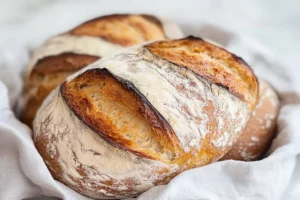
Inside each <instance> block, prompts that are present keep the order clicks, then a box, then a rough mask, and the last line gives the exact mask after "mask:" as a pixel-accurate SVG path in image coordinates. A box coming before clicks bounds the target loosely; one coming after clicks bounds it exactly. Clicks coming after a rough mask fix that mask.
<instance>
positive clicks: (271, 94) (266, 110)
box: [221, 79, 279, 161]
mask: <svg viewBox="0 0 300 200" xmlns="http://www.w3.org/2000/svg"><path fill="white" fill-rule="evenodd" d="M278 113H279V100H278V97H277V95H276V93H275V91H274V90H273V89H272V88H271V86H269V85H268V84H267V83H266V82H265V81H263V80H261V79H260V80H259V98H258V103H257V105H256V107H255V109H254V111H253V112H252V114H251V117H250V119H249V121H248V122H247V125H246V127H245V130H244V131H243V133H242V135H241V136H240V138H239V139H238V141H237V142H236V143H235V144H234V145H233V147H232V149H231V150H230V151H229V152H228V153H227V154H226V155H225V156H224V157H223V158H222V159H221V160H230V159H232V160H244V161H251V160H257V159H259V158H260V157H261V156H262V155H263V154H264V153H265V152H266V151H267V149H268V148H269V146H270V144H271V142H272V139H273V138H274V136H275V129H276V119H277V116H278Z"/></svg>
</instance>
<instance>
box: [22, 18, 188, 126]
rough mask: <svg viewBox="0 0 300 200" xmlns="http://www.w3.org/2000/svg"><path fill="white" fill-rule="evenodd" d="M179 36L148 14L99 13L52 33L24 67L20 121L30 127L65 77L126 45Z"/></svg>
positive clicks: (171, 25)
mask: <svg viewBox="0 0 300 200" xmlns="http://www.w3.org/2000/svg"><path fill="white" fill-rule="evenodd" d="M179 37H182V32H181V30H180V28H179V27H178V26H177V25H175V24H174V23H172V22H170V21H168V20H165V19H159V18H156V17H154V16H150V15H109V16H103V17H99V18H96V19H93V20H91V21H88V22H86V23H83V24H81V25H79V26H78V27H76V28H74V29H72V30H70V31H68V32H67V33H64V34H61V35H57V36H54V37H52V38H50V39H49V40H47V41H46V42H45V43H44V44H43V45H42V46H41V47H40V48H38V49H37V50H36V51H35V52H34V55H33V57H32V58H31V60H30V63H29V65H28V67H27V70H26V71H27V72H26V77H25V87H24V95H23V100H22V102H21V121H23V122H24V123H26V124H27V125H29V126H32V121H33V119H34V117H35V114H36V111H37V110H38V108H39V107H40V105H41V103H42V102H43V100H44V99H45V98H46V96H47V95H48V94H49V93H50V92H51V91H52V90H53V89H54V88H55V87H57V86H58V85H59V84H61V83H62V82H63V81H64V80H65V79H66V77H68V76H69V75H70V74H72V73H74V72H76V71H78V70H79V69H81V68H83V67H85V66H87V65H88V64H90V63H92V62H95V61H96V60H98V59H99V58H102V57H105V56H107V55H111V54H113V53H115V52H116V51H118V50H120V49H123V48H125V47H128V46H132V45H136V44H140V43H143V42H147V41H152V40H162V39H166V38H171V39H172V38H179Z"/></svg>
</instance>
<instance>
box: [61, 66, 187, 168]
mask: <svg viewBox="0 0 300 200" xmlns="http://www.w3.org/2000/svg"><path fill="white" fill-rule="evenodd" d="M95 87H97V88H96V89H95ZM60 90H61V95H62V98H63V99H64V101H65V102H66V104H67V105H68V106H69V107H70V109H71V110H72V111H73V112H74V113H75V114H76V115H77V117H78V118H79V119H81V120H82V121H83V122H84V123H85V124H86V125H87V126H89V127H90V128H91V129H92V130H93V131H95V132H96V133H97V134H98V135H99V136H101V137H102V138H103V139H105V140H106V141H107V142H109V143H110V144H112V145H114V146H116V147H118V148H121V149H124V150H126V151H130V152H132V153H133V154H135V155H137V156H140V157H144V158H151V159H155V160H160V161H163V162H166V163H169V162H170V161H171V160H172V159H173V157H172V158H169V159H166V158H164V157H163V156H162V154H161V152H155V151H152V150H151V149H148V148H147V149H144V148H140V147H141V144H139V143H138V142H135V140H136V141H142V139H143V138H142V137H145V135H141V138H138V137H139V133H138V132H136V131H139V130H140V129H138V130H136V126H137V125H133V126H132V125H130V122H129V125H127V126H123V127H122V128H118V125H117V123H115V122H114V120H116V118H118V117H122V116H123V115H125V113H122V112H119V113H118V115H117V116H115V117H114V118H113V117H111V116H109V115H107V113H105V111H103V110H101V109H99V107H100V106H99V104H100V103H101V102H100V103H99V102H97V101H94V99H93V97H92V96H91V94H92V93H94V92H97V93H98V94H100V96H99V97H97V98H103V99H105V101H109V102H112V103H113V106H117V107H122V109H124V112H127V114H128V113H129V114H131V115H132V116H134V119H132V121H134V120H136V121H140V123H146V124H147V125H145V126H149V127H150V129H148V130H150V132H148V133H149V134H151V135H152V137H153V139H154V140H155V142H157V143H158V144H159V145H160V146H162V148H163V149H164V152H172V153H173V154H174V153H175V154H179V153H180V152H181V149H180V147H179V141H178V138H177V136H176V135H175V133H174V131H173V130H172V128H171V127H170V125H169V124H168V123H167V121H166V120H165V119H164V118H163V117H162V116H161V115H160V114H159V113H158V112H157V111H156V110H155V109H154V108H153V107H152V106H151V104H150V103H149V102H148V101H147V99H146V98H145V97H144V96H143V95H142V94H140V93H139V92H138V91H137V90H136V89H135V88H134V86H133V85H132V84H131V83H129V82H127V81H124V80H122V79H120V78H118V77H115V76H114V75H112V74H111V73H110V72H109V71H108V70H107V69H91V70H87V71H86V72H84V73H83V74H81V75H79V76H78V77H76V78H75V79H73V80H71V81H70V82H65V83H63V84H62V85H61V88H60ZM97 103H98V105H97ZM101 106H103V105H101ZM110 109H112V108H110ZM125 109H126V110H125ZM111 112H112V111H111ZM128 129H130V138H128V137H126V136H125V133H126V132H128ZM136 136H137V137H136Z"/></svg>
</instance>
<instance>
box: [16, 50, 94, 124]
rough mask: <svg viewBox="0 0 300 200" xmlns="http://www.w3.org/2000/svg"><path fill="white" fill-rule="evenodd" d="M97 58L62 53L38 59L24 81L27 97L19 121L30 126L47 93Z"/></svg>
mask: <svg viewBox="0 0 300 200" xmlns="http://www.w3.org/2000/svg"><path fill="white" fill-rule="evenodd" d="M98 59H99V57H97V56H89V55H80V54H74V53H63V54H60V55H57V56H49V57H46V58H44V59H42V60H40V61H38V63H37V64H36V66H35V68H34V69H33V71H32V73H31V75H30V77H29V79H28V80H26V82H25V87H24V93H25V94H26V97H25V98H28V99H27V105H26V107H25V108H24V110H23V112H22V115H21V121H22V122H24V123H25V124H27V125H30V126H31V123H32V121H33V119H34V117H35V114H36V111H37V110H38V109H39V107H40V105H41V103H42V102H43V100H44V99H45V98H46V97H47V95H48V94H49V93H50V92H51V91H52V90H54V88H56V87H57V86H58V85H59V84H61V83H62V82H63V81H65V80H66V78H67V77H68V76H70V75H71V74H73V73H74V72H76V71H78V70H79V69H81V68H83V67H85V66H87V65H88V64H90V63H92V62H95V61H96V60H98Z"/></svg>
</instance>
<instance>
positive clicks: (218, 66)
mask: <svg viewBox="0 0 300 200" xmlns="http://www.w3.org/2000/svg"><path fill="white" fill-rule="evenodd" d="M145 47H146V48H147V49H148V50H150V51H151V53H153V54H154V55H156V56H158V57H161V58H163V59H166V60H168V61H170V62H172V63H175V64H177V65H179V66H183V67H186V68H188V69H190V70H192V71H194V72H195V73H196V74H198V75H199V76H201V77H204V78H205V79H207V80H209V81H210V82H212V83H216V84H218V85H220V86H222V87H224V88H226V89H227V90H228V91H230V92H231V93H232V94H234V95H235V96H237V97H239V98H240V99H242V100H244V101H246V102H248V103H249V104H250V105H251V107H252V109H253V108H254V107H255V104H256V100H257V96H258V82H257V79H256V77H255V75H254V73H253V71H252V70H251V68H250V67H249V65H247V63H246V62H245V61H244V60H243V59H242V58H240V57H237V56H236V55H234V54H232V53H230V52H228V51H226V50H225V49H222V48H220V47H217V46H215V45H213V44H211V43H208V42H205V41H204V40H202V39H201V38H196V37H193V36H189V37H187V38H184V39H180V40H175V41H174V40H172V41H159V42H154V43H151V44H148V45H145Z"/></svg>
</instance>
